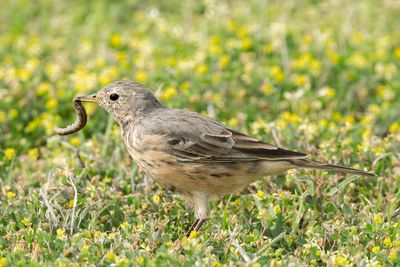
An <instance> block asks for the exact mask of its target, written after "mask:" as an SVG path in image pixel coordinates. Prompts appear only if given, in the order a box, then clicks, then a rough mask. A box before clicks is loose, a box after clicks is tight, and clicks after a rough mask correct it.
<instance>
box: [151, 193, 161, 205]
mask: <svg viewBox="0 0 400 267" xmlns="http://www.w3.org/2000/svg"><path fill="white" fill-rule="evenodd" d="M153 201H154V203H156V204H158V203H160V196H159V195H154V196H153Z"/></svg>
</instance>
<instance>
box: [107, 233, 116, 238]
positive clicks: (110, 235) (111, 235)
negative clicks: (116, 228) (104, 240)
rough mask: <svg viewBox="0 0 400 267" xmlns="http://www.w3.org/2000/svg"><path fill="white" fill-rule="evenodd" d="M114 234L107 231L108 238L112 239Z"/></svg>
mask: <svg viewBox="0 0 400 267" xmlns="http://www.w3.org/2000/svg"><path fill="white" fill-rule="evenodd" d="M115 236H116V234H115V233H109V234H108V238H110V239H114V238H115Z"/></svg>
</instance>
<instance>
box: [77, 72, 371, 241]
mask: <svg viewBox="0 0 400 267" xmlns="http://www.w3.org/2000/svg"><path fill="white" fill-rule="evenodd" d="M77 99H78V100H80V101H82V102H91V103H97V104H98V105H100V106H101V107H103V108H104V109H105V110H106V111H108V112H109V113H110V114H111V115H112V116H113V118H114V119H115V120H116V122H117V123H118V124H119V126H120V128H121V129H122V130H121V136H122V139H123V141H124V143H125V146H126V148H127V150H128V152H129V154H130V156H131V157H132V158H133V159H134V160H135V161H136V163H137V164H138V165H139V167H140V169H141V170H142V171H143V172H144V173H145V174H146V175H148V176H149V177H151V178H152V179H153V180H154V181H155V182H157V183H158V184H160V185H161V186H163V187H166V188H167V189H168V190H169V191H172V192H173V193H176V194H178V195H180V196H182V197H183V198H184V199H185V200H186V202H187V203H188V204H189V206H191V207H193V209H194V213H195V222H194V223H193V225H192V226H191V227H190V228H189V230H188V231H187V233H186V236H187V237H189V236H190V234H191V232H192V231H196V232H197V231H199V229H200V227H201V226H202V225H203V223H204V222H205V221H206V220H207V218H208V217H209V215H210V200H211V199H213V198H215V197H219V196H223V195H227V194H232V193H236V192H238V191H240V190H241V189H243V188H244V187H246V186H247V185H249V184H250V183H252V182H254V181H256V180H258V179H260V178H263V177H266V176H271V175H279V174H284V173H285V172H286V171H288V170H290V169H298V168H307V169H319V170H327V171H334V172H342V173H350V174H355V175H366V176H374V174H373V173H370V172H366V171H362V170H357V169H353V168H349V167H345V166H339V165H334V164H328V163H323V162H319V161H316V160H312V159H309V158H308V156H307V154H305V153H302V152H296V151H291V150H287V149H284V148H281V147H278V146H275V145H272V144H268V143H266V142H264V141H263V140H259V139H257V138H254V137H251V136H249V135H247V134H244V133H242V132H240V131H238V130H235V129H232V128H230V127H228V126H226V125H224V124H223V123H221V122H219V121H217V120H214V119H211V118H209V117H206V116H203V115H201V114H199V113H196V112H192V111H187V110H183V109H171V108H168V107H166V106H164V105H163V104H161V103H160V102H159V101H158V100H157V98H156V97H155V95H154V94H153V93H152V92H151V91H150V90H149V89H148V88H147V87H146V86H145V85H143V84H140V83H138V82H134V81H129V80H121V81H117V82H113V83H111V84H109V85H107V86H105V87H103V88H101V89H100V90H99V91H98V92H97V93H95V94H92V95H88V96H80V97H78V98H77Z"/></svg>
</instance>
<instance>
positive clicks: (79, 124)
mask: <svg viewBox="0 0 400 267" xmlns="http://www.w3.org/2000/svg"><path fill="white" fill-rule="evenodd" d="M73 102H74V109H75V112H76V115H77V118H76V120H75V121H74V123H72V124H70V125H68V126H67V127H65V128H56V130H55V131H54V133H55V134H58V135H68V134H72V133H75V132H77V131H79V130H80V129H82V128H83V127H85V125H86V122H87V114H86V110H85V108H84V107H83V106H82V103H81V101H80V100H79V99H77V98H75V99H74V101H73Z"/></svg>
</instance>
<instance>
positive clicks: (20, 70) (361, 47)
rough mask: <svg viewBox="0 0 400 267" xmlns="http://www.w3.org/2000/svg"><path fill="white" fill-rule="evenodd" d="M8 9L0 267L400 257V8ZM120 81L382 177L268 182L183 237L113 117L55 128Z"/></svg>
mask: <svg viewBox="0 0 400 267" xmlns="http://www.w3.org/2000/svg"><path fill="white" fill-rule="evenodd" d="M1 2H2V6H7V8H3V9H1V11H0V13H1V14H0V30H1V32H2V34H1V35H0V99H1V100H0V101H1V103H0V106H1V109H0V124H1V130H0V131H1V132H0V190H1V191H0V200H1V202H0V214H1V216H0V266H1V267H3V266H15V265H19V266H24V265H30V266H43V265H45V266H54V265H56V266H70V265H100V266H108V265H115V266H155V265H183V266H192V265H208V266H237V265H239V266H242V265H247V266H254V267H255V266H261V265H265V264H269V265H273V266H286V265H289V264H292V265H314V266H317V265H327V266H353V265H360V266H392V265H398V264H400V254H399V249H400V231H399V227H400V225H399V223H398V221H397V220H391V219H387V218H388V217H390V214H391V213H392V212H393V211H394V210H395V209H396V208H397V207H398V206H399V205H400V191H399V187H400V157H399V155H400V149H399V141H400V121H399V117H400V112H399V108H398V107H399V105H400V97H399V92H400V78H399V77H400V75H399V67H400V45H399V44H400V42H399V41H400V34H399V31H398V29H399V28H400V24H399V20H398V14H399V11H400V6H399V4H398V3H397V2H396V1H373V0H365V1H356V2H354V1H333V0H332V1H316V0H313V1H311V0H310V1H255V0H254V1H253V0H251V1H245V2H244V1H236V0H235V1H202V2H200V1H168V2H166V1H148V2H146V3H144V2H142V1H136V0H131V1H125V2H122V1H118V2H115V3H111V1H78V0H74V1H68V2H67V1H45V0H41V1H24V0H18V1H9V0H3V1H1ZM123 78H125V79H131V80H136V81H139V82H141V83H144V84H146V85H147V86H148V87H150V88H152V89H153V90H154V91H155V92H156V93H157V95H158V96H159V98H160V99H161V101H162V102H164V103H165V104H166V105H167V106H169V107H179V108H186V109H190V110H194V111H198V112H202V113H204V114H207V115H208V116H211V117H215V118H217V119H219V120H221V121H223V122H225V123H227V124H228V125H230V126H231V127H234V128H236V129H239V130H242V131H244V132H247V133H249V134H251V135H252V136H255V137H259V138H263V139H264V140H266V141H267V142H270V143H273V142H274V140H275V139H277V140H278V141H279V142H281V144H282V146H284V147H286V148H289V149H296V150H299V151H305V152H308V153H309V154H310V155H311V157H312V158H317V159H319V160H321V161H326V162H332V163H341V164H344V165H347V166H352V167H356V168H361V169H365V170H372V171H374V172H376V174H377V177H376V178H369V177H360V176H354V175H347V176H344V175H341V174H334V173H327V172H321V171H296V172H289V173H288V174H287V175H285V176H278V177H270V178H267V179H263V180H260V181H258V182H257V183H255V184H253V185H251V186H249V187H248V188H247V189H246V190H245V191H244V192H242V193H241V194H236V195H232V196H225V197H224V198H221V199H219V200H216V201H214V202H213V203H212V213H211V218H210V220H209V221H208V222H207V223H206V224H205V225H204V226H203V227H204V228H202V230H201V231H200V232H199V233H196V234H194V235H193V236H192V237H193V238H190V239H186V238H184V237H183V236H184V233H185V231H186V230H187V229H188V227H189V225H190V224H191V222H192V221H193V220H194V217H193V215H192V214H191V213H190V212H189V211H188V210H187V209H186V207H185V203H184V202H183V201H182V200H181V199H179V198H178V197H176V198H175V197H173V196H171V195H169V194H168V193H167V192H165V191H164V190H163V189H162V188H160V187H159V186H157V185H156V184H152V183H151V182H149V181H148V179H146V178H145V177H143V175H142V174H141V172H140V171H139V170H138V168H137V166H136V164H135V163H134V162H133V161H132V160H131V159H130V157H129V155H128V154H127V152H126V150H125V148H124V146H123V143H122V140H121V138H120V137H119V128H118V127H117V125H116V124H115V123H114V122H113V120H112V119H111V118H110V117H109V116H108V115H107V114H106V112H105V111H102V110H101V109H100V108H95V107H93V106H92V107H89V106H88V113H89V122H88V125H87V126H86V127H85V129H83V130H82V131H80V132H79V133H77V134H74V135H71V136H67V137H55V136H51V133H52V131H53V130H54V128H55V127H56V126H64V125H66V124H67V123H69V122H71V121H72V120H73V117H74V113H73V111H72V106H71V100H72V98H73V97H74V96H77V95H82V94H89V93H92V92H95V91H97V90H98V89H99V88H101V87H102V86H104V85H106V84H108V83H110V82H112V81H115V80H119V79H123ZM274 129H275V130H274ZM273 133H275V135H276V136H275V137H276V138H275V139H274V137H273V136H274V134H273Z"/></svg>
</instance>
